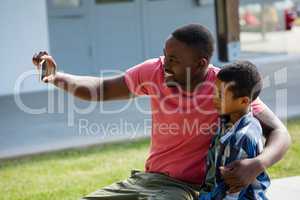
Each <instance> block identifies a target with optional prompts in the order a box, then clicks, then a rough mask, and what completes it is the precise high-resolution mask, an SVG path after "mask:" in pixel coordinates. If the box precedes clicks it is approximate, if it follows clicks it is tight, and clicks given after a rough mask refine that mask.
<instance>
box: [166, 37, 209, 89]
mask: <svg viewBox="0 0 300 200" xmlns="http://www.w3.org/2000/svg"><path fill="white" fill-rule="evenodd" d="M164 56H165V64H164V70H165V81H166V84H167V86H169V87H172V86H173V87H175V86H180V87H181V88H183V89H185V88H187V87H189V84H190V83H191V80H193V79H194V78H195V76H196V75H199V71H200V73H201V70H203V73H204V72H205V67H206V66H205V67H204V66H201V65H203V64H202V63H201V62H200V61H201V57H200V56H199V55H198V54H197V53H196V51H195V50H194V49H193V48H191V47H189V46H187V45H186V44H185V43H183V42H180V41H178V40H177V39H175V38H174V37H170V38H169V39H168V40H167V41H166V44H165V48H164ZM202 68H203V69H202Z"/></svg>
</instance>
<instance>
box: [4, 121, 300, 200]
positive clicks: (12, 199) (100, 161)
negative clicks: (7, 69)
mask: <svg viewBox="0 0 300 200" xmlns="http://www.w3.org/2000/svg"><path fill="white" fill-rule="evenodd" d="M288 128H289V130H290V132H291V134H292V137H293V146H292V147H291V148H290V150H289V152H288V154H287V155H286V156H285V158H284V159H283V160H282V161H281V162H280V163H278V164H277V165H275V166H274V167H272V168H271V169H269V173H270V175H271V177H273V178H274V177H276V178H277V177H285V176H295V175H300V160H299V158H300V119H297V120H290V121H289V122H288ZM148 146H149V141H148V140H146V139H144V140H139V141H135V142H131V143H126V144H124V143H123V144H111V145H103V146H98V147H91V148H87V149H80V150H66V151H61V152H55V153H49V154H44V155H37V156H29V157H24V158H22V159H17V160H8V161H0V162H1V163H0V200H18V199H22V200H23V199H24V200H26V199H28V200H46V199H49V200H56V199H57V200H58V199H59V200H67V199H78V198H80V197H82V196H83V195H85V194H88V193H90V192H92V191H95V190H96V189H98V188H100V187H102V186H105V185H108V184H111V183H113V182H115V181H118V180H122V179H125V178H126V177H128V175H129V173H130V170H131V169H143V163H144V161H145V159H146V155H147V152H148Z"/></svg>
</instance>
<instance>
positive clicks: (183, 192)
mask: <svg viewBox="0 0 300 200" xmlns="http://www.w3.org/2000/svg"><path fill="white" fill-rule="evenodd" d="M199 190H200V186H199V185H191V184H188V183H184V182H182V181H179V180H176V179H174V178H171V177H169V176H167V175H164V174H158V173H148V172H140V171H136V170H133V171H132V172H131V176H130V177H129V178H128V179H126V180H124V181H120V182H117V183H114V184H112V185H110V186H107V187H104V188H101V189H99V190H97V191H95V192H93V193H91V194H89V195H87V196H86V197H84V198H82V200H95V199H106V200H167V199H170V200H196V199H198V196H199V192H198V191H199Z"/></svg>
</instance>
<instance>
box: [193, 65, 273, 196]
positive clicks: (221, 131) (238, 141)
mask: <svg viewBox="0 0 300 200" xmlns="http://www.w3.org/2000/svg"><path fill="white" fill-rule="evenodd" d="M217 77H218V79H217V81H216V89H215V95H214V104H215V107H216V109H217V110H218V112H219V114H220V126H219V128H218V131H217V132H216V135H215V136H214V138H213V140H212V143H211V146H210V149H209V153H208V157H207V175H206V179H205V183H204V185H203V187H202V190H201V191H200V197H199V200H212V199H214V200H221V199H225V200H252V199H253V200H265V199H267V198H266V196H265V190H266V189H267V187H268V186H269V185H270V179H269V177H268V175H267V174H266V173H265V172H263V173H261V174H259V176H257V177H256V179H255V181H254V182H253V183H252V184H251V185H249V186H248V187H246V188H243V189H242V190H241V191H239V192H237V193H234V194H229V193H228V192H227V191H228V189H229V188H228V187H227V186H226V184H225V182H224V180H223V179H222V177H221V174H220V167H222V166H225V165H227V164H229V163H231V162H233V161H235V160H241V159H245V158H254V157H256V156H257V155H259V154H260V153H261V152H262V150H263V141H262V128H261V126H260V123H259V122H258V120H256V119H255V118H254V117H253V115H252V113H251V110H250V104H251V102H252V101H253V100H255V99H256V98H257V97H258V95H259V93H260V91H261V89H262V79H261V76H260V74H259V72H258V71H257V69H256V66H255V65H253V64H252V63H250V62H248V61H238V62H235V63H233V64H229V65H226V66H224V68H222V70H221V71H220V72H219V73H218V76H217Z"/></svg>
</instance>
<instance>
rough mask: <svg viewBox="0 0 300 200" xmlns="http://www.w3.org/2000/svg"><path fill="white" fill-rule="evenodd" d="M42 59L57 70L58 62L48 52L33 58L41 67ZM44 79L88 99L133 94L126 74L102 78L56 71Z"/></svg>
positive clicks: (125, 97) (97, 99)
mask: <svg viewBox="0 0 300 200" xmlns="http://www.w3.org/2000/svg"><path fill="white" fill-rule="evenodd" d="M41 60H46V62H47V67H49V68H54V69H55V70H56V68H57V66H56V62H55V60H54V59H53V58H52V57H51V56H49V55H48V53H47V52H39V53H38V54H35V55H34V56H33V58H32V61H33V64H34V65H35V66H36V67H37V68H39V63H40V61H41ZM55 70H54V71H55ZM43 81H44V82H46V83H52V84H54V85H55V86H56V87H58V88H61V89H63V90H65V91H67V92H69V93H71V94H73V95H74V96H76V97H78V98H80V99H83V100H87V101H107V100H120V99H128V98H130V97H131V96H132V95H131V92H130V91H129V89H128V87H127V85H126V83H125V76H124V75H120V76H115V77H110V78H105V79H102V78H99V77H91V76H76V75H71V74H66V73H61V72H56V73H55V74H47V75H46V77H45V78H44V79H43Z"/></svg>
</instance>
